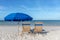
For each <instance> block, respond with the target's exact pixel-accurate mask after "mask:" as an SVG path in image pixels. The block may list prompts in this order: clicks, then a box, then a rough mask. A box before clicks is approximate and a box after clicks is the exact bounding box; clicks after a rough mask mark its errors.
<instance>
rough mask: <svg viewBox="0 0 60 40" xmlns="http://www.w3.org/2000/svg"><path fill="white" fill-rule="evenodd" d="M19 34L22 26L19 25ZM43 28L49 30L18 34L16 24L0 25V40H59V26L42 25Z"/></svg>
mask: <svg viewBox="0 0 60 40" xmlns="http://www.w3.org/2000/svg"><path fill="white" fill-rule="evenodd" d="M19 29H20V34H21V30H22V28H21V27H20V28H19ZM43 29H45V30H46V31H49V32H48V33H47V34H34V35H33V34H28V33H25V34H23V35H22V36H21V35H18V26H9V27H8V26H0V40H60V27H59V26H44V27H43Z"/></svg>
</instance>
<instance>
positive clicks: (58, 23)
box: [0, 20, 60, 26]
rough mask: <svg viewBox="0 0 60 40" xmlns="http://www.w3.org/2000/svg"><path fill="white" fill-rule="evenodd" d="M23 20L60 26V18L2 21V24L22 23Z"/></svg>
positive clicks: (0, 23)
mask: <svg viewBox="0 0 60 40" xmlns="http://www.w3.org/2000/svg"><path fill="white" fill-rule="evenodd" d="M22 22H31V25H34V23H35V22H43V26H60V20H33V21H17V22H16V21H0V25H21V24H22Z"/></svg>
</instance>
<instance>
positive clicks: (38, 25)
mask: <svg viewBox="0 0 60 40" xmlns="http://www.w3.org/2000/svg"><path fill="white" fill-rule="evenodd" d="M42 27H43V23H42V22H36V23H35V28H34V32H35V33H40V32H42Z"/></svg>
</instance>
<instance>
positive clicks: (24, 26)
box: [22, 23, 31, 32]
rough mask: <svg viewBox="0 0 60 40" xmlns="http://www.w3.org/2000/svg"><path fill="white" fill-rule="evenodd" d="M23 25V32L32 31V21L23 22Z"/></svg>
mask: <svg viewBox="0 0 60 40" xmlns="http://www.w3.org/2000/svg"><path fill="white" fill-rule="evenodd" d="M22 27H23V30H22V32H30V30H31V26H30V23H23V24H22Z"/></svg>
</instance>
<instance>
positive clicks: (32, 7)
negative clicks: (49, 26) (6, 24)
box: [0, 0, 60, 20]
mask: <svg viewBox="0 0 60 40" xmlns="http://www.w3.org/2000/svg"><path fill="white" fill-rule="evenodd" d="M10 13H25V14H28V15H30V16H31V17H33V20H60V0H0V20H4V17H5V16H7V15H8V14H10Z"/></svg>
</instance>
